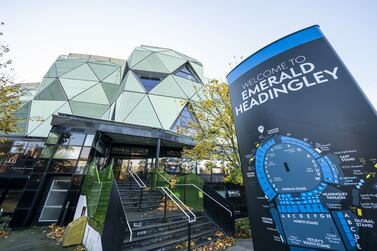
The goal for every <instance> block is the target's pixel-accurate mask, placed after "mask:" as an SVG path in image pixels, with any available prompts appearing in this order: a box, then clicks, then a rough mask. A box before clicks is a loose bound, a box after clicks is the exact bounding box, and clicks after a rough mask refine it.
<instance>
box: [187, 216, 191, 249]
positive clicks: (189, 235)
mask: <svg viewBox="0 0 377 251" xmlns="http://www.w3.org/2000/svg"><path fill="white" fill-rule="evenodd" d="M187 234H188V238H187V241H188V246H187V247H188V248H187V249H188V250H189V251H190V250H191V223H190V222H189V223H188V233H187Z"/></svg>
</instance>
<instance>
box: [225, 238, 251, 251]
mask: <svg viewBox="0 0 377 251" xmlns="http://www.w3.org/2000/svg"><path fill="white" fill-rule="evenodd" d="M250 250H252V251H253V250H254V248H253V240H252V239H237V240H236V245H235V246H233V247H231V248H228V249H227V251H250Z"/></svg>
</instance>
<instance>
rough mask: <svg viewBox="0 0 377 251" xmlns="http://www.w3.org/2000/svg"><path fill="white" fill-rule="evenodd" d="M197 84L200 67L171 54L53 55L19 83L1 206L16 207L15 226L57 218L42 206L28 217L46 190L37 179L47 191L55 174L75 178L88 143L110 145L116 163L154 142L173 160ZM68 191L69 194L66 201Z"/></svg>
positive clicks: (151, 153) (2, 170)
mask: <svg viewBox="0 0 377 251" xmlns="http://www.w3.org/2000/svg"><path fill="white" fill-rule="evenodd" d="M204 81H205V78H204V75H203V68H202V64H201V63H200V62H199V61H197V60H196V59H193V58H191V57H189V56H186V55H184V54H182V53H179V52H177V51H174V50H171V49H164V48H157V47H150V46H140V47H137V48H135V50H134V51H133V52H132V54H131V55H130V57H129V58H128V60H127V61H126V60H122V59H115V58H108V57H100V56H92V55H83V54H69V55H67V56H65V55H64V56H59V57H58V59H57V60H56V61H55V62H54V63H53V64H52V65H51V67H50V69H49V70H48V71H47V73H46V74H45V76H44V77H43V80H42V81H41V83H40V84H39V85H38V83H33V84H25V85H24V87H25V89H26V90H27V91H26V93H25V95H24V96H23V97H22V106H21V108H20V109H19V111H18V112H17V116H18V117H21V118H23V120H21V121H20V123H18V129H19V130H18V131H17V133H14V134H13V135H11V136H9V138H10V141H9V142H7V143H6V144H5V145H2V148H3V149H2V150H3V151H2V152H4V153H7V154H6V155H5V156H3V157H2V160H1V167H0V177H1V183H0V186H1V187H2V188H11V190H9V189H8V192H7V195H4V196H3V200H8V198H10V197H11V198H12V203H11V204H12V206H13V207H14V206H15V202H18V204H17V207H16V208H15V211H14V215H16V216H19V217H16V218H18V219H19V222H17V224H16V223H15V225H17V226H22V225H28V224H31V223H33V222H34V223H35V222H44V221H46V222H53V221H56V220H57V216H56V215H58V213H57V211H58V210H57V209H56V210H55V211H56V213H52V214H51V215H49V214H48V213H47V212H48V211H53V210H52V209H50V210H46V209H44V207H43V205H44V202H43V201H41V202H40V203H37V204H38V205H36V208H38V206H40V207H41V208H39V209H36V211H35V210H34V209H33V210H32V212H31V208H32V205H33V204H34V203H36V202H37V201H35V200H36V198H37V197H39V196H37V194H38V191H39V190H40V191H45V190H46V191H48V188H45V187H42V188H41V187H40V186H45V185H43V183H44V182H42V180H44V179H45V178H48V179H49V180H51V181H45V182H46V186H51V184H50V183H51V182H53V181H54V179H55V177H60V176H61V175H62V174H64V175H63V176H67V175H68V174H69V175H68V176H72V177H70V178H71V179H72V181H73V180H74V179H76V178H77V179H78V178H79V176H81V175H82V174H83V172H84V169H85V166H86V164H87V160H88V158H90V157H91V156H89V155H91V154H90V153H91V151H95V150H94V147H92V146H94V143H95V144H97V145H98V144H99V143H98V142H105V141H106V142H107V143H106V145H104V146H103V148H106V147H108V146H109V145H108V144H110V143H111V144H112V150H111V151H112V153H114V154H115V152H117V153H116V154H117V155H122V156H123V157H124V156H128V157H127V158H145V157H149V158H154V157H155V154H156V147H157V143H158V142H160V143H159V144H160V156H168V155H171V156H177V157H178V156H180V151H181V149H182V147H184V146H190V145H192V144H193V142H192V140H191V139H190V138H189V137H187V136H185V135H181V134H179V129H180V128H185V127H187V123H188V121H190V120H192V119H194V118H193V115H192V114H191V113H190V111H189V109H188V107H187V104H188V102H189V101H190V100H197V99H198V94H199V93H200V91H201V88H202V85H203V83H204ZM51 129H52V131H51ZM50 131H51V132H50ZM182 131H183V130H182ZM185 133H187V130H186V131H185ZM49 134H50V136H49ZM61 134H64V137H63V138H60V139H58V137H59V136H60V135H61ZM48 136H49V138H48V140H47V141H45V139H46V138H47V137H48ZM97 141H98V142H97ZM109 142H110V143H109ZM116 144H118V145H119V146H120V145H121V146H122V147H119V146H118V148H119V149H118V148H117V146H116ZM124 145H127V148H125V147H123V146H124ZM91 147H92V148H93V149H92V148H91ZM102 150H104V149H102ZM109 151H110V150H109ZM40 152H41V153H40ZM106 157H108V156H106ZM123 157H122V158H123ZM124 158H126V157H124ZM36 161H37V162H36ZM102 161H105V160H102ZM104 163H105V162H104ZM36 165H38V166H39V168H36ZM76 176H78V177H76ZM15 181H17V182H15ZM25 183H27V185H26V187H24V186H25ZM78 187H79V186H78ZM24 188H25V190H23V192H22V189H24ZM74 190H75V192H71V191H70V192H69V193H72V194H74V195H72V196H73V197H75V196H76V193H77V192H78V191H76V189H74ZM34 198H35V199H34ZM71 205H72V208H73V207H74V205H75V203H74V202H73V201H72V203H71ZM12 206H11V207H12ZM5 210H9V211H12V208H6V209H5ZM36 213H37V214H42V215H35V214H36ZM45 214H47V215H45ZM26 215H28V217H26ZM52 215H54V216H55V217H52ZM26 218H28V220H27V221H26V222H25V221H23V220H22V219H26Z"/></svg>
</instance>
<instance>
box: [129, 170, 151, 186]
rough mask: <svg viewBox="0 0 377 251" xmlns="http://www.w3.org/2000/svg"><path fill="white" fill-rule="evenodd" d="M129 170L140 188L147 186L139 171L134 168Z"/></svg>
mask: <svg viewBox="0 0 377 251" xmlns="http://www.w3.org/2000/svg"><path fill="white" fill-rule="evenodd" d="M128 172H129V173H130V174H131V176H132V178H133V179H134V180H135V181H136V184H137V185H138V186H139V187H140V188H146V187H147V186H146V185H145V184H144V182H143V180H142V179H141V178H140V177H139V175H137V173H135V172H134V171H132V170H128Z"/></svg>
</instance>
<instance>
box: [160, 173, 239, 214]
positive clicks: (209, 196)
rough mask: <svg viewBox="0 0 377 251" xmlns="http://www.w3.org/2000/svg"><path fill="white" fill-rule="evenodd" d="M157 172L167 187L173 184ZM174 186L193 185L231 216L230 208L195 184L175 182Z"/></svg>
mask: <svg viewBox="0 0 377 251" xmlns="http://www.w3.org/2000/svg"><path fill="white" fill-rule="evenodd" d="M157 173H158V175H160V176H161V177H162V178H163V179H164V180H165V181H166V182H167V183H168V184H169V187H172V186H173V184H172V183H171V182H170V181H169V180H167V179H166V178H165V177H164V176H163V175H162V174H161V173H160V172H159V171H157ZM174 186H193V187H194V188H196V189H197V190H199V191H200V192H202V193H203V194H204V195H206V196H207V197H208V198H210V199H211V200H213V201H214V202H215V203H217V204H218V205H219V206H221V207H222V208H224V209H225V210H226V211H227V212H228V213H229V214H230V216H231V217H232V216H233V212H232V211H231V210H229V209H228V208H227V207H226V206H224V205H223V204H221V203H220V202H219V201H217V200H216V199H214V198H213V197H212V196H211V195H209V194H208V193H206V192H204V191H203V190H202V189H201V188H199V187H198V186H197V185H195V184H175V185H174Z"/></svg>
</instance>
